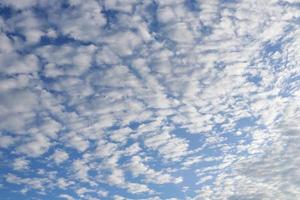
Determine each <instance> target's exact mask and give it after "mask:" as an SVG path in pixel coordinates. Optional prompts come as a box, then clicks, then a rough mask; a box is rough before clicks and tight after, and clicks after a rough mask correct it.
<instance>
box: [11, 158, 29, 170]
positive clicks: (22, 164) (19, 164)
mask: <svg viewBox="0 0 300 200" xmlns="http://www.w3.org/2000/svg"><path fill="white" fill-rule="evenodd" d="M12 166H13V168H14V170H17V171H18V170H24V169H28V168H29V161H28V160H26V159H24V158H17V159H15V160H14V162H13V165H12Z"/></svg>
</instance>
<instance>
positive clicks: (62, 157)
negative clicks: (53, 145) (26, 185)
mask: <svg viewBox="0 0 300 200" xmlns="http://www.w3.org/2000/svg"><path fill="white" fill-rule="evenodd" d="M51 158H52V159H53V160H54V162H55V163H56V164H58V165H59V164H61V163H63V162H64V161H66V160H68V158H69V154H68V153H66V152H65V151H62V150H55V152H54V153H53V154H52V156H51Z"/></svg>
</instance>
